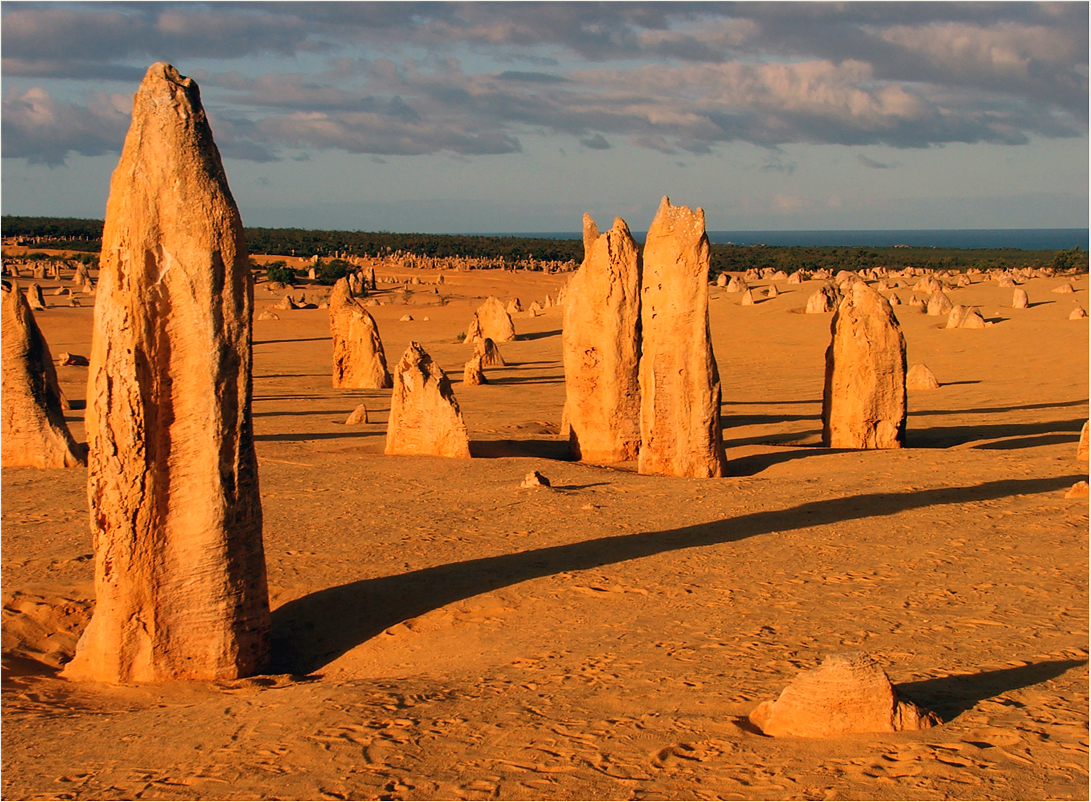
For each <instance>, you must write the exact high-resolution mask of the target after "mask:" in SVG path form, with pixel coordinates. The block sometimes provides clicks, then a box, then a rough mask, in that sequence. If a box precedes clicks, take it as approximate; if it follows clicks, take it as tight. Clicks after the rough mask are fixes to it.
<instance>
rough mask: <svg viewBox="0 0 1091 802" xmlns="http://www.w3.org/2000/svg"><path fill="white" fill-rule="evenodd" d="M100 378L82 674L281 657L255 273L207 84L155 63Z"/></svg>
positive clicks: (236, 667)
mask: <svg viewBox="0 0 1091 802" xmlns="http://www.w3.org/2000/svg"><path fill="white" fill-rule="evenodd" d="M100 264H101V267H100V274H99V299H98V303H97V304H96V307H95V316H94V330H93V337H92V346H91V357H90V367H89V371H88V373H89V377H88V389H87V399H88V400H87V415H86V419H87V438H88V444H89V448H90V451H89V456H88V471H87V473H88V498H89V501H90V507H91V530H92V535H93V539H94V544H95V592H96V597H97V599H96V605H95V612H94V615H93V617H92V619H91V622H90V624H89V625H88V627H87V629H86V630H85V631H84V633H83V636H82V637H81V639H80V641H79V644H78V646H77V649H76V655H75V658H74V659H73V660H72V661H71V662H70V663H69V664H68V665H67V666H66V668H65V672H64V673H65V675H66V676H68V677H69V678H73V679H87V680H94V681H101V682H141V681H158V680H169V679H186V678H189V679H203V680H219V679H233V678H238V677H243V676H248V675H251V674H255V673H259V672H261V671H262V670H264V669H265V667H266V666H267V664H268V660H269V598H268V591H267V589H266V575H265V555H264V550H263V545H262V513H261V496H260V493H259V488H258V465H257V458H256V456H255V454H254V446H253V435H252V427H251V416H250V399H251V317H252V314H253V297H254V296H253V293H254V290H253V278H252V274H251V270H250V266H249V260H248V257H247V253H246V242H245V239H244V238H243V231H242V221H241V220H240V218H239V213H238V209H237V208H236V206H235V202H234V200H233V199H232V196H231V191H230V189H229V188H228V184H227V176H226V175H225V173H224V170H223V165H222V163H221V161H220V156H219V152H218V151H217V149H216V145H215V143H214V142H213V140H212V131H211V129H210V128H209V125H208V121H207V119H206V117H205V112H204V109H203V108H202V106H201V99H200V92H199V90H198V88H197V85H196V84H195V83H194V82H193V81H191V80H190V79H188V78H183V77H182V76H181V75H179V74H178V72H177V70H175V69H174V68H173V67H172V66H170V65H169V64H163V63H160V64H154V65H152V66H151V67H150V68H149V69H148V72H147V75H146V76H145V78H144V81H143V83H142V84H141V85H140V89H139V90H138V91H137V93H136V96H135V98H134V101H133V120H132V126H131V128H130V129H129V134H128V136H127V137H126V139H125V145H124V148H123V150H122V153H121V160H120V162H119V164H118V167H117V169H116V170H115V171H114V175H113V180H112V182H111V185H110V198H109V202H108V204H107V207H106V222H105V226H104V229H103V235H102V256H101V263H100Z"/></svg>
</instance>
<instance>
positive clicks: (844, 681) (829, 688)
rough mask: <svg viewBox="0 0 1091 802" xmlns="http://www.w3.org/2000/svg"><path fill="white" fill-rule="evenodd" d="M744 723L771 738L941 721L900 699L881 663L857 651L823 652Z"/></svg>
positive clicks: (910, 727) (830, 735)
mask: <svg viewBox="0 0 1091 802" xmlns="http://www.w3.org/2000/svg"><path fill="white" fill-rule="evenodd" d="M750 722H751V723H752V724H754V726H756V727H758V728H759V729H760V730H761V731H762V732H764V733H765V734H766V735H769V736H772V737H782V736H795V737H803V738H836V737H837V736H839V735H847V734H849V733H857V732H901V731H903V730H923V729H928V728H930V727H935V726H938V725H939V724H942V723H943V722H942V721H940V719H939V717H938V716H936V714H935V713H932V712H930V711H927V710H923V709H921V708H920V707H918V706H917V705H916V704H914V703H913V702H911V701H909V700H908V699H905V698H903V697H902V696H901V695H900V694H899V693H898V691H897V689H896V688H895V687H894V686H893V685H891V684H890V678H889V677H887V675H886V672H885V671H883V669H882V666H880V665H879V664H878V663H877V662H876V661H875V660H873V659H872V658H871V657H869V656H868V655H866V654H864V653H863V652H852V653H847V654H831V655H829V656H827V657H826V659H825V660H823V661H822V665H820V666H819V667H818V668H814V669H811V670H810V671H804V672H802V673H801V674H800V675H799V676H798V677H796V679H795V680H794V681H793V682H792V683H791V684H790V685H789V686H788V687H787V688H785V689H784V690H783V691H782V692H781V694H780V696H779V697H778V698H777V699H776V701H772V702H762V703H761V704H760V705H758V707H757V708H756V709H755V710H754V711H753V712H752V713H751V714H750Z"/></svg>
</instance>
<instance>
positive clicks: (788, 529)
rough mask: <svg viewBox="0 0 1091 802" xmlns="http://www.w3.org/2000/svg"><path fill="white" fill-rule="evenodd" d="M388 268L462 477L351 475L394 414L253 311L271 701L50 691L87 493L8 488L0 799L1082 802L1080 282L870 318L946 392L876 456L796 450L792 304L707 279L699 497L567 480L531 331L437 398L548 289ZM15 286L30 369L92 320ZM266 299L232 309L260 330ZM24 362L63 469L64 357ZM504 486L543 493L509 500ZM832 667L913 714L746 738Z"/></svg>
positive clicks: (57, 485) (383, 324) (660, 482)
mask: <svg viewBox="0 0 1091 802" xmlns="http://www.w3.org/2000/svg"><path fill="white" fill-rule="evenodd" d="M379 272H380V276H381V277H384V278H385V277H389V271H387V273H386V275H384V273H383V271H382V270H380V271H379ZM399 275H400V276H401V277H403V278H406V279H410V280H411V279H412V278H414V277H416V278H420V279H421V281H422V283H421V284H420V285H416V284H411V285H410V289H411V290H412V292H411V293H408V294H406V293H401V292H397V291H395V289H393V285H391V284H389V283H380V284H379V291H378V292H377V293H375V296H374V297H376V298H378V299H380V300H382V301H383V305H381V306H370V307H368V311H369V312H370V313H371V314H372V315H373V316H374V318H375V320H376V322H377V324H378V328H379V332H380V334H381V337H382V340H383V344H384V346H385V349H386V353H387V354H388V355H400V354H401V353H403V352H404V351H405V349H406V348H407V346H408V345H409V343H410V342H412V341H416V342H420V343H421V344H422V345H423V347H424V348H425V349H426V350H427V351H428V353H429V354H430V355H431V356H432V357H433V359H435V360H436V361H437V362H438V363H439V364H440V365H441V366H442V367H443V369H444V370H445V371H446V372H447V373H448V375H449V376H450V377H451V378H452V382H453V383H454V391H455V394H456V396H457V399H458V402H459V404H460V406H461V409H462V413H463V415H464V418H465V421H466V425H467V428H468V430H469V437H470V444H471V451H472V454H473V456H474V459H468V460H467V459H444V458H438V457H409V456H384V455H383V448H384V444H385V433H386V422H387V416H388V413H389V408H390V397H391V391H390V390H347V389H334V388H332V386H331V383H332V382H331V339H330V327H329V313H328V311H327V310H324V309H299V310H275V314H276V315H278V316H279V319H274V320H256V321H255V323H254V399H255V400H254V408H253V409H254V428H255V439H256V441H257V442H256V447H257V453H258V460H259V467H260V483H261V497H262V505H263V510H264V521H265V523H264V540H265V551H266V555H267V562H268V578H269V589H270V596H271V603H272V608H273V646H274V669H273V673H271V674H268V675H263V676H258V677H254V678H251V679H246V680H237V681H231V682H176V683H163V684H145V685H121V686H111V685H99V684H94V683H73V682H68V681H65V680H63V679H61V678H59V677H58V676H57V669H58V668H59V667H60V666H61V665H62V664H63V663H64V662H65V661H67V660H69V659H70V658H71V656H72V654H73V651H74V648H75V643H76V639H77V638H78V636H79V633H80V632H81V630H82V629H83V627H84V626H85V625H86V623H87V621H88V619H89V616H90V611H91V608H92V605H93V576H92V575H93V563H94V561H93V558H92V547H91V540H90V531H89V527H88V513H87V500H86V499H87V496H86V471H85V469H82V468H74V469H66V470H35V469H31V468H10V469H9V468H4V469H3V472H2V491H3V501H2V515H3V521H2V523H3V539H2V549H3V554H2V556H3V561H2V579H3V697H2V698H3V733H2V739H3V744H2V745H3V758H2V762H3V766H2V768H3V773H2V794H3V797H4V798H7V799H16V798H20V799H57V798H61V799H93V798H99V799H101V798H113V799H117V798H125V799H129V798H132V799H135V798H144V799H255V798H278V799H348V798H354V799H435V798H441V799H496V798H500V799H590V798H611V799H688V798H693V799H705V798H708V799H716V798H719V799H785V798H798V799H850V798H880V799H937V798H952V799H1025V798H1060V799H1067V798H1077V799H1079V798H1084V799H1085V798H1086V794H1087V788H1088V669H1087V660H1088V594H1087V581H1088V550H1087V547H1088V500H1087V497H1086V496H1084V497H1082V498H1066V491H1067V490H1068V489H1069V488H1070V487H1071V486H1072V485H1073V484H1074V483H1075V482H1077V481H1080V480H1085V479H1086V478H1087V473H1088V464H1087V463H1086V462H1079V461H1077V460H1076V447H1077V441H1078V439H1079V433H1080V429H1081V427H1082V425H1083V423H1084V422H1085V421H1086V420H1087V418H1088V329H1087V320H1086V319H1084V320H1069V319H1068V315H1069V313H1070V312H1071V310H1072V309H1073V308H1074V306H1075V305H1076V304H1080V305H1082V306H1083V307H1084V308H1086V307H1087V301H1088V297H1087V291H1088V282H1087V276H1078V277H1075V279H1074V280H1073V282H1072V283H1073V286H1074V288H1075V290H1076V292H1075V294H1074V295H1059V294H1056V295H1055V294H1053V293H1052V292H1051V290H1052V289H1053V288H1054V287H1055V286H1057V285H1058V284H1060V283H1061V282H1062V279H1061V278H1060V277H1057V278H1053V279H1034V280H1031V281H1029V282H1028V283H1027V284H1026V285H1024V286H1025V288H1026V290H1027V292H1028V295H1029V297H1030V298H1031V299H1032V303H1031V304H1030V308H1028V309H1012V308H1011V298H1012V291H1011V289H1010V288H1009V289H1004V288H1001V287H999V286H998V285H997V283H996V282H984V283H975V284H973V285H971V286H969V287H964V288H958V289H953V290H949V291H948V295H949V296H950V298H951V299H952V301H953V302H954V303H957V304H962V305H964V306H966V307H970V306H974V307H977V308H978V309H979V310H980V311H981V314H982V316H983V317H984V319H985V320H986V321H988V322H991V323H992V324H993V325H991V326H988V327H986V328H984V329H978V330H967V329H952V330H946V329H944V328H943V326H944V324H945V319H944V318H940V317H930V316H928V315H925V314H922V313H920V312H918V311H917V310H915V309H912V308H910V307H908V306H901V307H897V308H896V310H895V311H896V314H897V315H898V318H899V320H900V322H901V326H902V330H903V332H904V334H905V338H906V342H907V349H908V363H909V365H913V364H916V363H925V364H927V365H928V367H929V368H931V370H932V371H933V372H934V373H935V375H936V377H937V378H938V379H939V382H940V383H941V385H942V386H941V387H940V388H939V389H936V390H930V391H914V390H910V391H909V413H908V425H907V435H906V448H904V449H899V450H885V451H839V450H829V449H823V448H821V447H820V445H819V444H820V441H821V428H822V424H821V404H822V386H823V373H824V361H823V357H824V353H825V350H826V347H827V345H828V344H829V340H830V329H829V327H830V319H831V315H830V314H810V315H808V314H803V309H804V307H805V306H806V303H807V299H808V297H809V296H810V295H811V294H812V293H813V292H814V291H815V290H816V289H817V288H818V287H819V286H820V284H821V282H816V281H812V282H805V283H803V284H800V285H791V284H788V283H787V282H783V281H782V282H777V284H778V286H777V289H778V290H779V295H778V296H777V297H776V298H769V299H765V298H766V294H767V288H768V285H769V283H770V282H768V281H760V282H751V286H752V287H754V288H755V292H754V297H755V298H757V299H758V300H757V302H756V303H755V304H754V305H752V306H740V303H739V302H740V298H741V296H740V294H738V293H728V292H727V291H726V288H724V287H716V286H713V287H710V296H711V300H710V303H709V308H710V316H711V332H712V340H713V349H714V352H715V355H716V357H717V361H718V368H719V374H720V377H721V382H722V388H723V406H722V419H723V432H724V434H723V437H724V443H725V446H726V450H727V459H728V463H727V476H726V477H724V478H719V479H680V478H673V477H667V476H641V475H638V474H637V472H636V464H635V462H631V463H624V464H621V465H614V466H610V467H599V466H595V465H591V464H583V463H574V462H570V461H567V454H568V448H567V443H566V442H565V441H564V440H563V439H562V438H561V437H560V435H559V429H560V423H561V412H562V408H563V405H564V399H565V390H564V378H563V376H564V374H563V367H562V363H561V331H560V329H561V310H560V308H559V307H556V306H554V307H552V308H549V309H546V310H545V312H544V314H542V315H541V316H539V317H530V316H528V314H527V313H518V314H515V315H514V316H513V317H514V322H515V327H516V332H517V339H516V340H514V341H512V342H507V343H502V344H500V346H499V348H500V350H501V353H502V354H503V357H504V359H505V360H506V362H507V365H506V367H496V368H487V369H486V371H485V373H486V375H487V377H488V381H489V383H488V384H485V385H480V386H464V385H462V384H460V383H458V378H459V377H460V376H461V373H462V366H463V365H464V363H465V362H466V360H467V359H469V358H470V356H471V355H472V353H473V348H472V346H471V345H469V344H467V343H463V342H460V341H459V340H458V338H457V335H458V334H459V333H461V332H465V331H466V329H467V327H468V324H469V323H470V320H471V318H472V317H473V314H474V312H475V310H476V309H477V308H478V307H479V306H480V305H481V303H482V302H483V301H484V299H485V298H487V297H488V296H490V295H493V296H496V297H497V298H499V299H500V300H501V301H503V302H504V303H505V304H506V303H507V302H508V300H510V299H511V298H513V297H518V298H520V299H521V300H522V302H523V305H524V307H527V306H529V305H530V304H531V302H533V301H538V302H539V304H543V303H544V299H545V297H546V296H547V295H549V296H551V297H556V294H557V290H558V289H559V288H560V287H561V285H562V284H563V283H564V281H565V280H566V278H567V275H563V274H560V275H547V274H543V273H511V272H504V271H472V272H454V273H446V274H444V283H443V284H442V285H434V284H433V283H432V282H434V281H435V278H436V274H435V273H429V272H428V271H423V270H410V269H406V270H402V271H399ZM901 282H902V285H901V286H892V291H894V292H897V293H899V294H901V295H902V296H903V297H906V298H907V297H908V296H909V295H910V294H911V291H910V289H909V288H907V287H905V286H904V282H905V279H902V280H901ZM40 283H42V285H43V288H44V290H45V298H46V302H47V304H49V305H50V308H48V309H46V310H45V311H40V312H37V313H36V317H37V320H38V323H39V326H40V327H41V329H42V331H43V333H44V335H45V337H46V338H47V340H48V342H49V346H50V349H51V351H52V353H53V354H54V356H55V357H56V355H58V354H61V353H62V352H68V353H73V354H82V355H87V354H88V353H89V352H90V337H91V318H92V314H93V310H92V304H93V296H87V295H82V294H81V295H79V297H80V299H81V304H82V305H81V306H80V307H75V308H74V307H70V306H69V305H68V303H69V302H68V300H67V299H63V298H58V297H55V296H53V295H52V292H53V289H54V288H56V287H57V286H70V284H71V283H70V281H68V280H62V281H61V282H57V281H49V280H46V281H42V282H40ZM24 284H29V282H24ZM437 289H438V292H439V294H437V293H436V292H435V290H437ZM328 290H329V288H322V287H318V286H316V285H309V284H307V283H306V282H302V283H301V284H300V286H298V287H297V288H296V289H295V291H294V294H295V296H296V298H297V300H298V296H299V294H301V293H304V292H305V293H306V296H307V300H308V301H310V302H318V301H320V300H321V299H322V297H323V296H325V295H326V294H328ZM284 294H285V292H284V291H280V292H267V291H266V290H265V289H264V286H263V283H259V284H258V287H257V291H256V310H255V311H256V312H261V311H264V310H272V307H273V305H274V304H275V303H277V302H279V301H280V300H281V299H282V298H283V296H284ZM407 313H409V314H411V316H412V318H413V319H412V320H407V321H403V320H401V318H402V317H403V316H405V315H406V314H407ZM57 370H58V375H59V378H60V382H61V386H62V389H63V390H64V392H65V393H66V395H67V396H68V398H69V399H70V400H71V401H72V403H73V407H74V410H73V411H72V412H69V413H67V414H66V419H67V421H68V423H69V426H70V427H71V429H72V432H73V435H74V436H75V438H76V440H77V441H79V442H84V441H85V440H86V437H85V433H84V427H83V420H82V415H83V407H84V402H85V399H86V379H87V368H86V367H79V366H60V367H58V369H57ZM361 404H363V405H365V406H366V408H367V413H368V419H369V421H370V423H367V424H363V425H352V426H349V425H346V424H345V420H346V418H347V417H348V415H349V414H350V413H351V412H352V411H353V410H354V409H356V408H357V407H358V406H359V405H361ZM534 470H537V471H540V472H541V473H542V474H543V475H544V476H545V477H547V478H548V479H549V480H550V482H551V485H552V487H551V488H544V487H543V488H535V489H527V488H521V487H520V483H521V482H522V480H523V478H524V477H525V476H526V475H527V474H528V473H529V472H531V471H534ZM846 651H865V652H867V653H868V654H870V655H871V656H872V657H874V658H875V659H876V660H877V661H878V662H879V663H880V664H881V665H882V666H883V668H884V669H885V670H886V672H887V674H888V675H889V676H890V679H891V680H892V681H893V682H894V683H895V685H896V686H897V688H898V690H899V692H901V693H903V694H904V695H905V696H906V697H908V698H909V699H911V700H912V701H914V702H916V703H918V704H919V705H921V706H922V707H924V708H927V709H929V710H932V711H933V712H935V713H936V714H937V715H938V716H939V717H940V718H941V719H942V720H943V723H942V724H941V725H940V726H938V727H934V728H932V729H927V730H922V731H914V732H899V733H887V734H870V735H867V734H866V735H851V736H844V737H840V738H836V739H807V738H769V737H765V736H763V735H761V734H760V732H759V731H757V730H756V729H755V728H754V727H753V725H751V724H750V723H749V722H748V720H747V716H748V714H749V713H750V712H751V711H752V710H753V709H754V708H755V707H757V705H758V704H759V703H761V702H762V701H765V700H769V699H774V698H776V696H777V695H778V694H779V693H780V692H781V690H783V689H784V688H785V687H786V686H787V685H788V684H789V683H790V682H791V681H792V680H793V679H794V678H795V677H796V676H797V675H798V674H799V673H800V672H801V671H803V670H805V669H810V668H814V667H815V666H817V665H818V664H819V663H820V662H821V661H822V659H823V658H824V657H825V656H826V655H828V654H831V653H838V652H846Z"/></svg>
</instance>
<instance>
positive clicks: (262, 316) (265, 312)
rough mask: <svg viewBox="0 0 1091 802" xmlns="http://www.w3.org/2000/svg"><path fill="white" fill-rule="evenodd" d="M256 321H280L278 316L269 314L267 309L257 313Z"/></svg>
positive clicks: (272, 313)
mask: <svg viewBox="0 0 1091 802" xmlns="http://www.w3.org/2000/svg"><path fill="white" fill-rule="evenodd" d="M257 319H258V320H280V315H278V314H275V313H274V312H270V311H269V310H268V309H263V310H262V311H261V312H260V313H258V317H257Z"/></svg>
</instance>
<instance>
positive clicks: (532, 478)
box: [519, 471, 551, 488]
mask: <svg viewBox="0 0 1091 802" xmlns="http://www.w3.org/2000/svg"><path fill="white" fill-rule="evenodd" d="M519 487H527V488H535V487H551V485H550V484H549V480H548V479H546V478H545V477H544V476H542V475H541V474H540V473H538V471H531V472H530V473H528V474H527V476H526V478H525V479H524V480H523V483H522V484H521V485H519Z"/></svg>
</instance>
